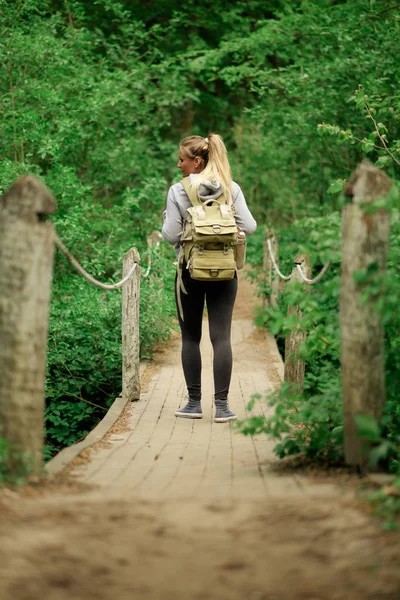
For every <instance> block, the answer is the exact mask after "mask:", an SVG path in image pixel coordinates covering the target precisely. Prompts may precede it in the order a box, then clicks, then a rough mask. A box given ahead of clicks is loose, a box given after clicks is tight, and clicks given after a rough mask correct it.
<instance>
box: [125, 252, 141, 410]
mask: <svg viewBox="0 0 400 600" xmlns="http://www.w3.org/2000/svg"><path fill="white" fill-rule="evenodd" d="M139 261H140V256H139V252H138V251H137V250H136V248H131V249H130V250H128V252H127V253H126V254H125V256H124V258H123V277H125V276H126V275H127V274H128V273H129V271H130V270H131V269H132V267H133V265H134V264H135V263H139ZM139 308H140V267H139V264H138V265H137V267H136V269H135V271H134V273H133V275H132V277H131V278H130V279H128V281H127V282H126V283H125V284H124V285H123V287H122V397H123V398H124V399H125V401H126V402H128V401H133V400H139V398H140V370H139V366H140V364H139V348H140V339H139Z"/></svg>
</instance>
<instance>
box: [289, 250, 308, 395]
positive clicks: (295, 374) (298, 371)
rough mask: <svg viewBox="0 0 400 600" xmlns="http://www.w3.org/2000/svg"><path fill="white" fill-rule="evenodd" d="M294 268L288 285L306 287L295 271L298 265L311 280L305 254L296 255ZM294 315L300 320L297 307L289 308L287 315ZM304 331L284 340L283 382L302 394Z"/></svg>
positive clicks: (294, 333)
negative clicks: (301, 356)
mask: <svg viewBox="0 0 400 600" xmlns="http://www.w3.org/2000/svg"><path fill="white" fill-rule="evenodd" d="M294 263H295V266H294V268H293V271H292V274H291V277H290V284H292V283H301V284H303V285H306V284H305V283H304V281H303V279H302V278H301V276H300V273H299V272H298V270H297V265H300V266H301V268H302V271H303V273H304V275H305V276H306V277H307V278H308V279H311V264H310V259H309V257H308V256H307V254H298V255H297V256H296V257H295V259H294ZM292 314H296V315H298V317H299V318H301V316H302V313H301V311H300V308H299V307H298V306H289V308H288V315H292ZM306 337H307V333H306V332H305V331H296V330H293V331H291V332H290V333H289V335H288V336H286V339H285V375H284V381H285V382H286V383H290V384H292V386H293V389H294V390H295V391H297V392H302V391H303V388H304V370H305V366H304V361H303V360H301V359H300V358H299V347H300V345H301V344H302V342H303V341H304V340H305V339H306Z"/></svg>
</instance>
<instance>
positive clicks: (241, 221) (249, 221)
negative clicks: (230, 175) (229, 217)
mask: <svg viewBox="0 0 400 600" xmlns="http://www.w3.org/2000/svg"><path fill="white" fill-rule="evenodd" d="M232 200H233V203H234V205H235V219H236V223H237V226H238V227H239V229H241V230H242V231H244V232H245V234H246V235H251V234H252V233H254V232H255V230H256V229H257V222H256V220H255V219H254V217H253V215H252V214H251V212H250V211H249V209H248V206H247V204H246V200H245V198H244V195H243V192H242V190H241V188H240V187H239V186H238V185H237V184H234V188H233V194H232Z"/></svg>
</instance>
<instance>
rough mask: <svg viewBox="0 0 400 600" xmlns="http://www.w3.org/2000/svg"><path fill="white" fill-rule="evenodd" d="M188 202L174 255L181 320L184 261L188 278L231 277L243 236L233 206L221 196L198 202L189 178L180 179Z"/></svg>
mask: <svg viewBox="0 0 400 600" xmlns="http://www.w3.org/2000/svg"><path fill="white" fill-rule="evenodd" d="M181 183H182V185H183V187H184V190H185V192H186V193H187V195H188V197H189V200H190V202H191V204H192V206H191V207H190V208H188V209H187V212H188V218H187V219H186V221H185V223H184V229H183V233H182V235H181V239H180V252H179V257H178V277H177V297H178V306H179V313H180V316H181V318H182V320H183V312H182V306H181V302H180V290H182V292H183V293H185V294H187V291H186V289H185V286H184V284H183V281H182V269H183V268H184V264H185V263H186V268H187V269H188V270H189V273H190V276H191V278H192V279H197V280H199V281H224V280H229V279H233V278H234V276H235V273H236V271H237V269H241V268H242V267H243V264H244V255H245V241H246V237H245V235H244V234H243V233H242V234H238V228H237V225H236V221H235V207H234V205H233V204H232V205H229V204H226V201H225V196H224V195H221V196H219V198H218V200H206V201H204V202H202V201H201V200H200V199H199V197H198V196H197V193H196V192H195V191H194V190H193V189H192V187H191V183H190V178H189V177H185V178H184V179H182V181H181Z"/></svg>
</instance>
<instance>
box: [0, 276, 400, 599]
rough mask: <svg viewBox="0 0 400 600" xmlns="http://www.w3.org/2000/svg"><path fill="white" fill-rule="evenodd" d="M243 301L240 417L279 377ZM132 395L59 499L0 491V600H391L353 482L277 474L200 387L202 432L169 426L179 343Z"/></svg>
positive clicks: (394, 554) (375, 535)
mask: <svg viewBox="0 0 400 600" xmlns="http://www.w3.org/2000/svg"><path fill="white" fill-rule="evenodd" d="M240 288H241V292H240V297H239V298H238V303H237V309H236V311H235V323H234V327H233V347H234V357H235V367H234V376H233V380H232V389H231V405H232V408H233V409H234V410H236V411H238V412H239V414H240V415H244V414H245V405H246V403H247V401H248V400H249V397H250V395H251V393H252V392H254V391H261V392H263V391H267V390H271V389H273V388H274V387H275V386H277V385H279V380H280V377H279V374H280V371H281V364H280V363H279V360H278V357H277V355H276V348H275V346H274V343H273V340H272V339H266V337H265V335H264V334H263V333H262V332H260V331H257V330H255V329H254V327H253V325H252V323H251V320H250V318H251V313H252V308H253V305H254V303H255V299H254V296H253V295H252V291H251V289H250V286H249V284H248V283H247V282H246V281H242V282H241V286H240ZM204 337H205V340H204V345H203V357H204V372H205V373H208V374H210V372H211V370H210V369H211V362H210V361H211V349H210V346H209V342H208V341H207V336H204ZM143 387H144V390H143V395H142V399H141V401H140V402H139V403H136V404H134V405H131V406H130V407H129V408H128V410H127V411H126V412H125V415H124V418H123V419H122V420H121V422H120V423H119V424H118V425H117V426H116V427H114V428H113V429H112V430H111V432H110V434H109V435H108V436H107V438H106V440H105V441H103V442H101V443H99V444H97V446H96V448H95V449H93V450H90V451H86V452H85V453H84V457H83V458H81V459H78V460H76V461H75V462H74V464H73V468H72V469H70V473H72V475H73V477H72V479H71V477H70V479H69V480H65V484H64V487H63V486H61V487H60V484H58V483H56V484H54V485H53V490H52V488H51V486H47V488H40V490H38V491H37V492H36V493H34V491H33V490H32V489H31V490H30V493H31V497H29V498H28V497H27V496H26V492H25V493H24V494H21V493H18V494H17V493H14V492H9V491H7V492H3V495H2V496H1V497H0V511H1V515H0V517H1V520H0V600H11V599H13V600H37V599H39V598H44V599H46V600H53V599H54V600H67V599H68V600H71V599H82V600H86V599H88V600H89V599H92V598H93V599H99V600H103V599H104V600H106V599H109V598H110V599H111V598H118V599H121V600H125V599H126V600H128V599H129V600H130V599H135V598H140V599H142V598H143V599H151V600H153V599H154V600H155V599H160V600H176V599H182V600H183V599H199V600H201V599H204V600H205V599H212V600H213V599H216V600H219V599H225V598H226V599H242V598H246V599H249V600H278V599H279V600H291V599H293V600H300V599H304V600H325V599H326V600H341V599H346V600H348V599H349V600H369V599H371V600H372V599H374V600H376V599H378V600H379V599H382V600H383V599H387V600H389V599H390V600H395V599H397V600H398V599H400V567H399V558H400V551H399V548H400V540H399V534H396V533H382V532H381V531H380V527H379V523H378V522H377V521H375V520H373V519H372V518H371V517H369V516H368V515H367V514H366V513H365V511H362V510H360V509H359V508H358V506H357V501H356V499H355V496H354V483H353V482H352V481H351V479H349V478H344V479H343V480H337V481H336V480H335V483H336V485H333V482H332V481H329V480H328V481H321V480H312V479H310V478H309V477H306V476H305V475H302V476H300V475H298V474H297V475H295V474H285V475H283V474H279V473H278V472H277V471H276V469H274V463H275V461H274V458H273V454H272V445H271V443H270V442H268V440H266V439H261V438H260V439H255V440H252V439H251V438H246V437H244V436H241V435H238V434H237V433H235V432H234V430H233V429H232V428H231V427H230V426H229V425H216V424H214V423H213V421H212V414H213V409H212V384H211V380H210V378H209V377H207V376H205V378H204V397H205V405H204V410H205V416H204V419H203V420H202V421H190V420H185V419H175V418H174V416H173V411H174V410H175V408H176V406H177V405H178V404H179V403H181V402H182V401H183V397H184V385H183V378H182V374H181V370H180V365H179V340H178V339H176V340H174V342H173V343H171V345H170V346H169V348H168V351H164V352H163V353H160V355H159V356H158V359H157V362H156V364H153V365H152V366H151V367H150V368H149V369H148V370H147V372H146V375H145V381H144V386H143ZM259 410H260V411H262V410H263V411H266V410H267V409H266V408H265V407H264V406H263V405H262V404H260V405H259ZM64 479H65V478H64ZM80 482H82V483H80Z"/></svg>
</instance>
